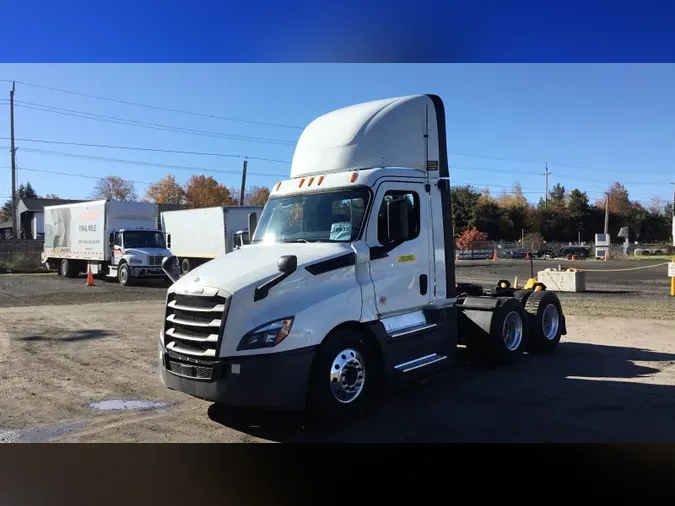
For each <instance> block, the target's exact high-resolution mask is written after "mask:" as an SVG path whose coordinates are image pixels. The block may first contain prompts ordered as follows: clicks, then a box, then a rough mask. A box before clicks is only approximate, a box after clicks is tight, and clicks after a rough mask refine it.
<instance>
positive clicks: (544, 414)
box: [0, 261, 675, 442]
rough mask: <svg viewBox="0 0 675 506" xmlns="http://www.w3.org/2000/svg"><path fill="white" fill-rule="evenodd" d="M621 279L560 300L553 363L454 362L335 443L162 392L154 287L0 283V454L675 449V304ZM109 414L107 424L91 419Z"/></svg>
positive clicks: (296, 424) (512, 265)
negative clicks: (17, 445)
mask: <svg viewBox="0 0 675 506" xmlns="http://www.w3.org/2000/svg"><path fill="white" fill-rule="evenodd" d="M577 263H578V264H582V262H577ZM464 264H469V262H461V263H460V266H459V267H458V279H460V280H462V281H472V282H484V283H486V284H489V285H492V284H494V282H495V281H496V280H497V279H510V280H513V277H514V275H517V276H518V277H519V279H521V280H525V279H526V278H527V277H528V276H529V274H528V271H529V267H528V266H527V264H524V262H522V261H498V262H472V263H470V265H464ZM496 264H497V265H496ZM541 264H545V265H554V264H557V262H542V263H541ZM565 264H567V263H565ZM583 264H584V265H586V266H589V268H591V266H592V267H593V268H601V267H602V268H610V267H612V268H619V267H617V264H618V263H614V262H583ZM624 264H628V267H635V266H638V265H645V264H643V263H642V262H639V263H636V262H624ZM537 265H540V263H537ZM618 265H621V264H618ZM659 269H662V272H660V271H659ZM629 272H630V274H624V273H621V275H620V276H618V275H617V274H610V273H606V274H602V273H600V274H599V275H597V274H590V273H589V278H587V279H588V282H587V284H588V285H589V289H590V290H591V293H588V294H573V295H572V296H568V295H566V296H565V300H564V307H565V309H566V312H567V313H568V315H570V316H569V318H568V330H569V335H568V336H566V337H565V338H564V340H563V344H561V346H560V347H559V349H558V351H557V352H556V354H555V355H553V356H550V357H548V356H544V357H542V356H537V357H534V356H532V357H530V356H525V357H523V361H522V362H521V363H520V364H518V365H516V366H514V367H504V368H488V367H485V366H481V365H477V364H471V363H468V362H466V360H465V359H464V356H463V355H462V354H460V360H459V362H458V363H457V364H456V366H455V367H453V368H451V369H450V370H448V371H447V372H446V373H443V374H441V375H438V376H436V377H434V378H431V379H430V380H428V381H426V382H425V383H424V384H417V385H411V386H410V387H409V388H406V389H405V390H404V391H397V392H392V393H391V394H389V395H387V396H386V397H385V398H384V399H382V400H381V401H380V402H378V403H377V404H376V405H375V406H374V407H373V408H372V409H371V410H369V411H368V412H366V413H363V414H361V415H359V416H357V417H355V418H353V419H351V420H349V421H347V422H345V423H343V424H342V425H340V426H339V427H317V426H312V425H306V422H305V421H304V420H303V418H302V416H301V415H298V414H288V413H275V414H269V413H258V412H252V411H245V412H242V411H238V410H230V409H223V408H220V407H216V406H214V405H212V404H211V403H208V402H205V401H200V400H198V399H193V398H191V397H188V396H186V395H183V394H181V393H179V392H172V391H170V390H167V389H165V388H164V387H163V386H162V384H161V382H160V381H159V377H158V375H157V369H156V367H157V364H156V361H157V358H156V339H157V330H158V327H159V325H161V320H162V311H163V308H162V305H163V299H164V294H165V288H164V287H162V286H161V285H157V286H153V287H133V288H129V287H127V288H122V287H120V286H119V285H117V284H116V283H114V282H104V281H100V280H97V281H96V283H97V286H96V287H85V286H84V279H83V278H81V279H78V280H69V279H59V278H57V277H56V276H50V275H42V276H20V275H16V276H0V306H3V307H0V362H1V363H2V366H0V440H4V441H17V442H42V441H45V442H47V441H53V442H72V441H80V442H122V441H137V442H266V441H271V442H303V441H330V442H375V441H386V442H421V441H430V442H431V441H482V442H491V441H510V442H517V441H559V442H574V441H615V442H627V441H653V442H666V441H668V442H670V441H675V428H674V427H675V409H673V408H674V407H675V395H674V394H675V367H673V366H674V365H675V340H674V339H673V336H675V321H668V320H675V299H672V298H668V297H667V285H666V283H667V278H666V276H665V268H658V269H645V270H642V271H629ZM637 273H640V274H637ZM591 276H597V278H591ZM624 276H626V277H624ZM651 286H654V287H656V288H654V292H656V291H657V290H659V292H658V293H654V292H652V291H651V288H650V287H651ZM600 287H605V288H600ZM594 291H595V292H594ZM625 292H628V293H625ZM102 301H103V302H102ZM139 302H140V303H139ZM85 303H86V305H85ZM29 304H30V305H29ZM57 304H58V305H57ZM663 315H666V316H663ZM669 315H670V316H669ZM657 317H658V319H657ZM106 401H110V406H106V405H105V404H103V405H99V407H102V408H103V409H97V407H96V405H92V404H91V403H97V402H104V403H105V402H106ZM123 401H148V402H154V403H159V404H155V405H152V404H147V405H145V406H144V405H142V404H140V403H138V404H137V405H131V404H127V405H123ZM108 407H113V408H118V407H130V408H137V409H120V410H110V409H106V408H108Z"/></svg>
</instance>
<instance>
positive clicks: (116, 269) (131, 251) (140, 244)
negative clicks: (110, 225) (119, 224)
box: [108, 228, 171, 286]
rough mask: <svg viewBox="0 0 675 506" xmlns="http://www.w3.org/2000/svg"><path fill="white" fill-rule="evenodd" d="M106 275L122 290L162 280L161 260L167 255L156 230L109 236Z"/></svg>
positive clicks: (125, 231)
mask: <svg viewBox="0 0 675 506" xmlns="http://www.w3.org/2000/svg"><path fill="white" fill-rule="evenodd" d="M109 242H110V259H109V264H108V269H109V271H108V275H109V276H110V277H117V278H118V279H119V282H120V284H121V285H122V286H127V285H129V284H133V283H134V281H136V280H139V279H146V278H158V277H161V278H164V277H165V274H164V271H163V270H162V260H164V258H165V257H168V256H170V255H171V252H170V251H169V250H168V249H167V247H166V241H165V238H164V234H163V233H162V232H161V231H159V230H153V229H144V228H123V229H120V230H113V231H111V232H110V235H109Z"/></svg>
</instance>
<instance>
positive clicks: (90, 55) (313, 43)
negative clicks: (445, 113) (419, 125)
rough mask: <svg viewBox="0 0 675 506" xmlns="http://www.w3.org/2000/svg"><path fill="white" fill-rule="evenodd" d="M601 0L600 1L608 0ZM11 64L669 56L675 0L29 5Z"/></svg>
mask: <svg viewBox="0 0 675 506" xmlns="http://www.w3.org/2000/svg"><path fill="white" fill-rule="evenodd" d="M601 4H602V5H601ZM2 18H3V31H2V35H3V43H2V45H0V60H2V61H4V62H150V61H152V62H401V61H406V62H598V61H600V62H619V61H630V62H658V61H660V62H670V61H673V60H674V56H675V42H674V41H675V36H674V35H673V31H672V23H673V20H674V19H675V2H651V3H643V4H642V5H641V6H639V7H638V6H637V4H636V3H628V2H627V3H625V4H621V3H613V4H612V3H609V2H602V3H600V2H583V1H566V2H562V1H557V0H556V1H549V2H541V1H539V2H534V1H531V0H528V1H519V2H497V1H493V2H488V1H484V0H483V1H481V0H477V1H471V2H458V1H456V0H450V1H446V2H441V1H436V2H434V1H431V0H424V1H416V2H412V1H408V2H404V1H402V0H391V1H389V2H381V3H379V4H376V3H374V2H373V3H368V2H357V1H355V0H350V1H342V2H339V3H338V2H330V3H321V2H313V3H291V2H273V1H271V0H263V1H259V2H226V1H219V0H197V1H194V2H178V1H177V0H164V1H162V2H132V1H130V0H121V1H118V2H110V3H103V2H85V1H84V0H63V1H61V2H44V1H36V0H23V1H22V2H7V3H6V5H5V6H4V7H3V15H2Z"/></svg>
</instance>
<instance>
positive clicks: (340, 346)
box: [309, 329, 380, 419]
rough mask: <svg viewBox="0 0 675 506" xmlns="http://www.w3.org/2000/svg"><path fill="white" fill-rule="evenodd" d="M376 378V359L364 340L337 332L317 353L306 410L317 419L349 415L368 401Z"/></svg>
mask: <svg viewBox="0 0 675 506" xmlns="http://www.w3.org/2000/svg"><path fill="white" fill-rule="evenodd" d="M379 376H380V367H379V364H378V360H377V355H376V353H375V352H374V350H373V349H372V347H371V346H370V345H369V343H368V342H367V341H366V339H365V338H364V336H363V335H362V334H361V333H359V332H357V331H354V330H351V329H340V330H337V331H335V332H334V333H332V334H331V335H330V336H329V337H328V338H327V340H326V341H325V342H324V344H322V345H321V346H320V347H319V349H318V354H317V357H316V359H315V361H314V365H313V367H312V373H311V376H310V386H309V393H310V399H309V401H310V406H311V408H312V409H313V411H315V413H316V414H317V415H319V416H320V417H321V418H327V419H333V418H338V417H341V416H344V415H347V414H349V413H352V412H354V411H355V410H357V409H360V408H361V407H362V406H364V405H365V404H366V403H367V402H368V401H369V400H370V398H371V397H372V395H373V394H374V392H375V390H376V387H377V385H378V383H379Z"/></svg>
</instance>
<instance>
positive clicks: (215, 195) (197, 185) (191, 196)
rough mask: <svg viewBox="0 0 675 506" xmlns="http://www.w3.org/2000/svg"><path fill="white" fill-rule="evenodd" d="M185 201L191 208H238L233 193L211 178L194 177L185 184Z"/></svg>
mask: <svg viewBox="0 0 675 506" xmlns="http://www.w3.org/2000/svg"><path fill="white" fill-rule="evenodd" d="M185 201H186V203H187V205H188V207H190V208H193V209H194V208H200V207H215V206H236V205H237V201H236V199H235V198H234V196H233V195H232V192H231V191H230V190H229V189H228V188H227V187H226V186H225V185H222V184H220V183H218V181H216V180H215V179H213V177H211V176H208V177H207V176H204V175H200V176H197V175H194V176H192V177H190V179H188V182H187V183H186V184H185Z"/></svg>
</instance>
